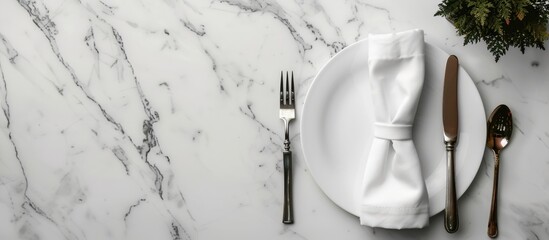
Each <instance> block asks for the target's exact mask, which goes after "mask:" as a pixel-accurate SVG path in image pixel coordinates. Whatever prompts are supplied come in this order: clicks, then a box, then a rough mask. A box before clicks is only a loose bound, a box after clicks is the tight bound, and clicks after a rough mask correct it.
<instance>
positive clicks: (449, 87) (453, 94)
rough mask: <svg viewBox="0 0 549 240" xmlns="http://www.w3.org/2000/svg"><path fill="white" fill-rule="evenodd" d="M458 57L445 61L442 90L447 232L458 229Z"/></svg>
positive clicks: (445, 221)
mask: <svg viewBox="0 0 549 240" xmlns="http://www.w3.org/2000/svg"><path fill="white" fill-rule="evenodd" d="M457 75H458V59H457V57H456V56H454V55H452V56H450V57H449V58H448V60H447V62H446V73H445V76H444V92H443V97H442V123H443V126H444V143H445V144H446V159H447V168H446V209H445V210H444V228H446V231H447V232H449V233H455V232H456V231H457V230H458V229H459V217H458V207H457V199H456V183H455V175H454V174H455V173H454V148H455V146H456V142H457V138H458V133H459V132H458V101H457V98H458V96H457V86H458V85H457Z"/></svg>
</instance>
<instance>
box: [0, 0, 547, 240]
mask: <svg viewBox="0 0 549 240" xmlns="http://www.w3.org/2000/svg"><path fill="white" fill-rule="evenodd" d="M438 3H439V2H438V1H432V0H430V1H398V2H397V1H381V0H377V1H360V0H359V1H355V0H353V1H328V0H323V1H310V0H308V1H278V2H275V1H267V0H260V1H244V0H213V1H203V0H181V1H152V0H145V1H128V0H127V1H113V0H106V1H87V0H76V1H60V0H57V1H56V0H52V1H31V0H19V1H1V2H0V104H1V108H2V113H3V114H0V239H311V240H316V239H410V238H411V239H446V238H448V239H488V237H487V236H486V226H487V221H488V212H489V208H490V197H491V188H492V172H493V171H492V167H493V161H492V155H491V154H489V152H488V151H486V154H485V155H484V160H483V162H482V164H481V166H480V169H479V171H478V174H477V176H476V178H475V180H474V181H473V184H472V185H471V187H470V188H469V189H468V190H467V192H466V193H465V195H464V196H463V197H462V198H461V199H460V201H459V207H460V220H461V221H460V223H461V227H460V231H459V232H458V233H456V234H453V235H450V234H447V233H446V232H445V230H444V228H443V219H442V215H441V214H438V215H436V216H434V217H432V218H431V224H430V226H429V227H427V228H425V229H422V230H405V231H397V230H384V229H373V228H369V227H365V226H360V225H359V222H358V218H356V217H355V216H353V215H350V214H349V213H347V212H345V211H344V210H342V209H341V208H339V207H337V206H336V205H335V204H334V203H332V202H331V201H330V200H329V199H328V198H327V197H326V196H325V195H324V194H323V193H322V191H321V190H320V188H319V187H318V186H317V185H316V183H315V182H314V180H313V178H312V177H311V175H310V172H309V171H308V169H307V165H306V163H305V160H304V157H303V154H302V152H301V148H300V146H299V139H300V133H299V127H298V126H299V120H298V122H297V123H296V124H294V125H293V127H292V131H291V136H292V141H293V144H292V148H293V150H294V180H295V185H294V197H295V199H294V203H295V219H296V222H295V224H293V225H284V224H282V223H281V218H282V189H283V186H282V175H283V174H282V165H281V158H282V154H281V150H282V140H283V129H282V123H281V121H280V120H279V119H278V116H277V114H278V112H277V111H278V101H277V97H278V87H279V85H278V84H279V73H280V71H281V70H293V71H294V72H295V73H296V80H297V85H298V86H297V88H298V94H297V98H298V106H299V107H301V106H302V104H303V99H304V98H305V95H306V92H307V89H308V87H309V86H310V85H311V83H312V81H313V79H314V77H315V75H316V74H317V73H318V71H319V69H320V68H321V67H322V66H323V65H324V64H325V63H326V62H327V61H328V60H329V59H330V57H332V56H334V55H335V54H336V53H337V52H338V51H340V50H341V49H343V48H345V47H346V46H349V45H350V44H352V43H354V42H356V41H358V40H360V39H364V38H365V37H366V36H367V34H368V33H383V32H394V31H401V30H407V29H411V28H421V29H424V31H425V33H426V38H427V39H428V40H429V41H430V42H431V43H433V44H435V45H437V46H438V47H440V48H442V49H443V50H445V51H446V52H448V53H451V54H456V55H458V57H459V58H460V63H461V65H462V66H463V67H464V68H465V69H466V70H467V71H468V72H469V74H470V75H471V77H472V78H473V80H474V82H475V83H476V86H477V87H478V90H479V92H480V95H481V97H482V100H483V102H484V108H485V109H486V114H487V115H488V114H489V112H490V111H491V110H492V109H493V108H494V107H495V106H497V105H499V104H502V103H504V104H507V105H508V106H509V107H510V108H511V110H512V111H513V114H514V122H515V129H516V131H515V132H514V136H513V141H512V143H511V144H510V146H509V147H508V149H506V150H505V151H504V152H503V155H502V163H501V164H502V165H501V170H500V174H501V175H500V177H501V179H500V198H499V224H500V237H499V239H548V238H549V191H547V189H548V187H549V157H548V156H549V125H548V124H547V123H548V122H549V111H548V110H549V94H548V92H549V79H548V77H547V76H549V67H548V66H547V65H548V64H549V52H547V51H541V50H538V49H527V50H526V53H525V54H524V55H523V54H521V53H520V52H519V51H518V50H516V49H511V50H510V51H509V53H508V54H507V55H506V56H504V57H503V58H502V59H501V60H500V61H499V62H498V63H496V62H494V60H493V57H492V56H491V55H490V54H489V52H488V51H487V50H486V47H485V45H484V44H483V43H479V44H476V45H468V46H463V45H462V42H463V39H462V37H458V36H456V33H455V29H454V28H453V27H452V26H451V24H450V23H448V22H447V21H446V20H445V19H444V18H441V17H434V16H433V14H434V13H435V12H436V10H437V4H438ZM546 45H547V44H546Z"/></svg>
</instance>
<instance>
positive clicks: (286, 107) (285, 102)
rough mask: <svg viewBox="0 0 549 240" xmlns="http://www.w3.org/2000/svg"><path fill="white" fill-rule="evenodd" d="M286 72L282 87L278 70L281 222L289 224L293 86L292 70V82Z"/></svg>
mask: <svg viewBox="0 0 549 240" xmlns="http://www.w3.org/2000/svg"><path fill="white" fill-rule="evenodd" d="M288 81H289V77H288V72H286V87H285V88H284V73H283V72H280V119H282V121H284V150H283V151H282V153H283V161H284V213H283V216H282V222H283V223H285V224H290V223H293V222H294V214H293V204H292V201H293V197H292V151H290V137H289V135H290V132H289V130H290V129H289V128H290V121H291V120H293V119H295V88H294V72H292V82H291V85H290V84H289V82H288Z"/></svg>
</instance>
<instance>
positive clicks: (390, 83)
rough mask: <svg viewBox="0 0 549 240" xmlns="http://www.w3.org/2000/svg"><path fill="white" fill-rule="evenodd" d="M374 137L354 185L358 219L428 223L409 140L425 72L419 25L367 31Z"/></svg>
mask: <svg viewBox="0 0 549 240" xmlns="http://www.w3.org/2000/svg"><path fill="white" fill-rule="evenodd" d="M368 48H369V49H368V65H369V69H368V70H369V75H370V76H369V80H368V82H369V84H370V85H369V86H370V88H371V96H372V103H373V104H372V105H373V109H372V110H373V113H374V116H375V121H374V122H375V123H374V126H373V130H374V131H373V135H374V139H373V141H372V146H371V149H370V153H369V156H368V159H367V161H366V164H365V170H364V176H363V178H362V184H361V186H360V189H359V191H360V192H359V194H358V195H359V198H360V199H359V204H360V212H359V214H360V223H361V224H362V225H367V226H371V227H382V228H393V229H402V228H421V227H424V226H427V225H428V224H429V198H428V196H427V189H426V187H425V182H424V180H423V176H422V174H421V166H420V161H419V158H418V155H417V152H416V148H415V146H414V143H413V141H412V126H413V123H414V117H415V114H416V109H417V104H418V101H419V97H420V94H421V89H422V87H423V78H424V74H425V62H424V41H423V31H422V30H409V31H405V32H399V33H393V34H381V35H370V36H369V37H368Z"/></svg>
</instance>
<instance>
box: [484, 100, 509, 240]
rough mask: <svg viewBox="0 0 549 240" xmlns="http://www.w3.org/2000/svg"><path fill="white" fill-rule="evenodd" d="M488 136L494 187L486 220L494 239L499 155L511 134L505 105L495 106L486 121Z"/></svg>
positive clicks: (496, 225) (496, 233)
mask: <svg viewBox="0 0 549 240" xmlns="http://www.w3.org/2000/svg"><path fill="white" fill-rule="evenodd" d="M487 129H488V134H487V139H486V146H487V147H488V148H490V149H492V151H493V152H494V187H493V190H492V207H491V208H490V219H489V220H488V236H489V237H491V238H495V237H497V235H498V224H497V193H498V178H499V154H500V152H501V150H503V149H504V148H505V147H506V146H507V145H508V144H509V141H511V135H512V133H513V116H512V114H511V110H510V109H509V107H507V106H506V105H503V104H502V105H499V106H497V107H496V108H495V109H494V111H493V112H492V114H491V115H490V118H489V119H488V128H487Z"/></svg>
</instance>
